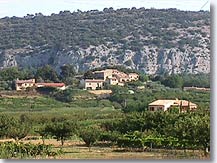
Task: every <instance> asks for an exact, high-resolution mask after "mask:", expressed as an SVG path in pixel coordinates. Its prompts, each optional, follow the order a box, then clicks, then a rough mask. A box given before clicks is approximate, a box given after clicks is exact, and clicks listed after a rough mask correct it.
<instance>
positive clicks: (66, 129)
mask: <svg viewBox="0 0 217 163" xmlns="http://www.w3.org/2000/svg"><path fill="white" fill-rule="evenodd" d="M76 129H77V124H76V123H75V122H72V121H63V122H58V121H55V122H53V123H51V124H49V125H47V126H46V127H45V131H47V133H48V134H50V135H52V136H54V137H55V138H56V139H57V141H61V145H62V146H63V145H64V142H65V140H67V139H69V138H70V137H71V136H72V135H73V134H75V132H76Z"/></svg>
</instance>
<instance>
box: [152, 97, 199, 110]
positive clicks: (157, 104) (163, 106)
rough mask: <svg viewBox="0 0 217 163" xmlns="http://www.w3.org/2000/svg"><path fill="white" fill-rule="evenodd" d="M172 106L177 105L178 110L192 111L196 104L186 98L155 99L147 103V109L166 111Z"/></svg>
mask: <svg viewBox="0 0 217 163" xmlns="http://www.w3.org/2000/svg"><path fill="white" fill-rule="evenodd" d="M172 107H178V108H179V111H180V112H186V111H187V110H190V111H194V110H195V109H197V105H196V104H194V103H192V102H190V101H187V100H178V99H176V100H156V101H153V102H152V103H150V104H149V105H148V110H149V111H168V110H169V109H171V108H172Z"/></svg>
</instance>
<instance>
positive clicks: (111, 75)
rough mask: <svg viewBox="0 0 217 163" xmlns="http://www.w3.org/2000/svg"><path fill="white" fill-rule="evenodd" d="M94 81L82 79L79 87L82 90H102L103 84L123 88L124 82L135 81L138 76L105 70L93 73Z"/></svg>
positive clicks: (115, 70)
mask: <svg viewBox="0 0 217 163" xmlns="http://www.w3.org/2000/svg"><path fill="white" fill-rule="evenodd" d="M93 77H94V79H83V80H81V81H80V85H81V86H82V87H83V88H84V89H93V90H94V89H102V88H103V86H104V85H105V84H109V85H119V86H124V84H125V82H130V81H136V80H138V79H139V75H138V74H136V73H130V74H126V73H124V72H121V71H118V70H117V69H105V70H101V71H94V72H93Z"/></svg>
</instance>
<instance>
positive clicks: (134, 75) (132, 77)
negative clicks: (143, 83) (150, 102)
mask: <svg viewBox="0 0 217 163" xmlns="http://www.w3.org/2000/svg"><path fill="white" fill-rule="evenodd" d="M128 76H129V78H130V81H137V80H139V75H138V74H137V73H129V75H128Z"/></svg>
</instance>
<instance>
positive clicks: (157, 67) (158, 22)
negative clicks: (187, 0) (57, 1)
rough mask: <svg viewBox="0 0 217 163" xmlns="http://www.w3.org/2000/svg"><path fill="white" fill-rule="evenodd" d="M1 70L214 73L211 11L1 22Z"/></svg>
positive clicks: (130, 12)
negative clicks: (119, 68) (116, 68)
mask: <svg viewBox="0 0 217 163" xmlns="http://www.w3.org/2000/svg"><path fill="white" fill-rule="evenodd" d="M0 38H1V39H0V67H1V68H5V67H11V66H19V67H25V68H28V67H40V66H43V65H46V64H50V65H52V66H53V67H55V68H56V69H57V70H58V69H59V67H60V66H61V65H63V64H67V63H69V64H73V65H74V66H75V69H76V70H77V71H84V70H87V69H90V68H96V67H102V66H107V65H125V66H126V67H128V68H132V69H136V70H139V71H142V72H144V73H147V74H162V73H169V74H170V73H180V72H187V73H194V74H195V73H200V72H203V73H209V72H210V12H205V11H200V12H192V11H179V10H176V9H167V10H165V9H161V10H157V9H145V8H140V9H136V8H132V9H126V8H123V9H118V10H113V9H112V8H105V9H104V10H103V11H97V10H91V11H87V12H81V11H77V12H73V13H71V12H69V11H63V12H62V11H61V12H60V13H59V14H51V16H43V15H42V14H41V13H37V14H35V15H27V16H25V17H24V18H18V17H11V18H9V17H5V18H2V19H0Z"/></svg>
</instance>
